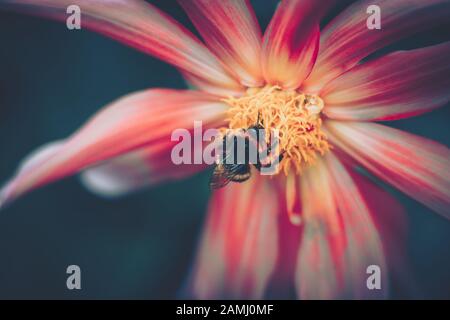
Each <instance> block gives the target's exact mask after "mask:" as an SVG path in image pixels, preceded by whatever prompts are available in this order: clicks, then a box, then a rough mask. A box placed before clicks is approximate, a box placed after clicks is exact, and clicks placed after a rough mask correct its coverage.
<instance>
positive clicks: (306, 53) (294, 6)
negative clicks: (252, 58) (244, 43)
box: [262, 0, 323, 89]
mask: <svg viewBox="0 0 450 320" xmlns="http://www.w3.org/2000/svg"><path fill="white" fill-rule="evenodd" d="M322 7H323V4H322V3H320V1H313V0H303V1H295V0H285V1H282V2H281V3H280V4H279V6H278V8H277V10H276V12H275V15H274V16H273V18H272V21H271V22H270V24H269V26H268V28H267V30H266V32H265V34H264V39H263V53H262V68H263V74H264V78H265V79H266V81H267V82H268V83H270V84H276V85H280V86H282V87H284V88H289V89H295V88H297V87H299V86H300V84H301V83H302V82H303V80H304V79H306V77H307V76H308V75H309V73H310V72H311V70H312V68H313V66H314V62H315V60H316V57H317V52H318V49H319V38H320V30H319V20H320V17H321V14H320V13H322V12H323V11H322V10H320V8H322Z"/></svg>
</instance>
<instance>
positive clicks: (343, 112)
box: [321, 42, 450, 120]
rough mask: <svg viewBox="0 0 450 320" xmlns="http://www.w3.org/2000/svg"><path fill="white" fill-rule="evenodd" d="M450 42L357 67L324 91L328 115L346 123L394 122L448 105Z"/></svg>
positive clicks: (328, 85) (449, 98) (322, 94)
mask: <svg viewBox="0 0 450 320" xmlns="http://www.w3.org/2000/svg"><path fill="white" fill-rule="evenodd" d="M449 56H450V42H447V43H444V44H440V45H436V46H432V47H428V48H423V49H417V50H411V51H400V52H395V53H392V54H389V55H387V56H384V57H382V58H380V59H377V60H374V61H372V62H368V63H365V64H362V65H359V66H357V67H355V68H353V69H351V70H350V71H348V72H347V73H345V74H343V75H342V76H339V77H338V78H336V79H335V80H333V81H331V82H330V83H328V84H327V85H326V86H325V88H324V89H323V90H322V92H321V97H322V98H323V99H324V101H325V105H326V108H325V109H324V112H325V114H326V115H327V116H328V117H330V118H333V119H344V120H394V119H400V118H405V117H409V116H412V115H416V114H420V113H423V112H427V111H430V110H433V109H435V108H437V107H440V106H443V105H445V104H446V103H447V102H448V101H449V100H450V90H449V87H450V61H449V59H448V57H449Z"/></svg>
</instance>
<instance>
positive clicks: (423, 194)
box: [326, 121, 450, 218]
mask: <svg viewBox="0 0 450 320" xmlns="http://www.w3.org/2000/svg"><path fill="white" fill-rule="evenodd" d="M326 128H327V129H328V131H329V138H330V141H331V142H332V143H333V144H334V145H336V146H337V147H339V148H340V149H342V150H343V151H345V152H347V153H348V154H349V155H350V156H352V157H353V158H354V159H356V160H357V161H359V162H360V163H361V164H362V165H363V166H365V167H366V168H367V169H369V170H370V171H371V172H373V173H374V174H376V175H377V176H379V177H380V178H381V179H383V180H385V181H386V182H388V183H390V184H392V185H393V186H395V187H396V188H398V189H400V190H401V191H403V192H404V193H406V194H407V195H409V196H410V197H412V198H414V199H416V200H418V201H420V202H422V203H423V204H425V205H426V206H428V207H429V208H431V209H433V210H435V211H436V212H438V213H440V214H442V215H444V216H445V217H447V218H450V150H449V149H448V148H447V147H445V146H443V145H440V144H438V143H436V142H433V141H431V140H428V139H425V138H422V137H419V136H416V135H413V134H410V133H406V132H403V131H400V130H397V129H393V128H389V127H387V126H383V125H380V124H375V123H360V122H340V121H327V122H326Z"/></svg>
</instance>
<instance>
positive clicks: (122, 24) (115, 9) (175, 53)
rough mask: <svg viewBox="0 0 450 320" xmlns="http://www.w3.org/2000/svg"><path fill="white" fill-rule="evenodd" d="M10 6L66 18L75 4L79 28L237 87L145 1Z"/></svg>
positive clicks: (28, 1)
mask: <svg viewBox="0 0 450 320" xmlns="http://www.w3.org/2000/svg"><path fill="white" fill-rule="evenodd" d="M5 3H6V4H10V5H12V7H13V8H17V9H19V10H21V11H22V10H23V11H27V12H29V13H31V14H37V15H44V16H46V17H50V18H53V19H57V20H61V21H64V22H65V21H66V19H67V17H68V16H69V15H68V14H67V13H66V9H67V7H68V6H70V5H78V6H79V7H80V9H81V28H84V27H86V28H89V29H92V30H94V31H96V32H99V33H102V34H104V35H106V36H108V37H111V38H114V39H116V40H117V41H120V42H122V43H125V44H127V45H129V46H131V47H133V48H135V49H138V50H140V51H143V52H145V53H148V54H151V55H154V56H156V57H158V58H160V59H162V60H164V61H166V62H168V63H170V64H173V65H174V66H176V67H178V68H180V69H182V70H184V71H185V72H189V73H191V74H193V75H195V76H196V77H198V78H201V79H203V80H204V81H206V82H210V83H212V84H215V85H216V86H221V87H225V88H228V89H234V90H238V89H239V88H240V87H241V86H240V85H239V83H238V82H237V81H236V80H235V79H234V78H232V77H231V76H230V75H229V74H228V73H227V72H226V71H225V70H224V68H223V67H222V66H221V64H220V62H219V61H218V60H217V58H216V57H215V56H214V55H213V54H212V53H211V52H210V51H209V50H208V49H207V48H205V46H204V45H203V44H202V43H201V42H200V41H199V40H198V39H197V38H195V36H194V35H192V34H191V33H190V32H189V31H188V30H186V29H185V28H184V27H183V26H182V25H181V24H179V23H178V22H176V21H175V20H173V19H172V18H170V17H169V16H167V15H166V14H165V13H163V12H162V11H160V10H158V9H157V8H156V7H154V6H153V5H151V4H148V3H146V2H145V1H138V0H128V1H122V0H45V1H38V0H6V1H5Z"/></svg>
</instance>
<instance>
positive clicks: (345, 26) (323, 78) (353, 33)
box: [304, 0, 450, 92]
mask: <svg viewBox="0 0 450 320" xmlns="http://www.w3.org/2000/svg"><path fill="white" fill-rule="evenodd" d="M370 5H378V6H379V7H380V9H381V29H380V30H376V29H375V30H370V29H368V28H367V23H366V22H367V18H368V17H369V14H367V13H366V12H367V11H366V10H367V8H368V7H369V6H370ZM449 14H450V3H449V1H448V0H429V1H423V0H408V1H405V0H395V1H391V0H363V1H358V2H356V3H354V4H353V5H351V6H349V7H348V8H347V9H346V10H345V11H343V12H342V13H341V14H339V15H338V16H337V17H336V18H335V19H334V20H333V21H331V22H330V23H329V24H328V25H327V26H326V27H325V29H324V30H323V31H322V35H321V40H320V50H319V56H318V57H317V62H316V67H315V68H314V70H313V71H312V73H311V75H310V76H309V78H308V79H307V80H306V81H305V84H304V90H306V91H310V92H317V91H319V90H320V89H321V88H322V87H323V86H324V85H325V84H326V83H327V82H328V81H330V80H332V79H334V78H336V77H337V76H339V75H340V74H342V73H344V72H345V71H347V70H349V69H351V68H352V67H354V66H355V65H356V64H358V62H360V61H361V60H362V59H363V58H365V57H367V56H368V55H370V54H371V53H373V52H375V51H376V50H378V49H381V48H383V47H385V46H387V45H389V44H391V43H394V42H395V41H397V40H399V39H401V38H404V37H407V36H411V35H413V34H414V33H417V32H419V31H422V30H425V29H427V28H431V27H432V26H435V25H438V24H440V23H445V22H446V21H447V20H448V16H449Z"/></svg>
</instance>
